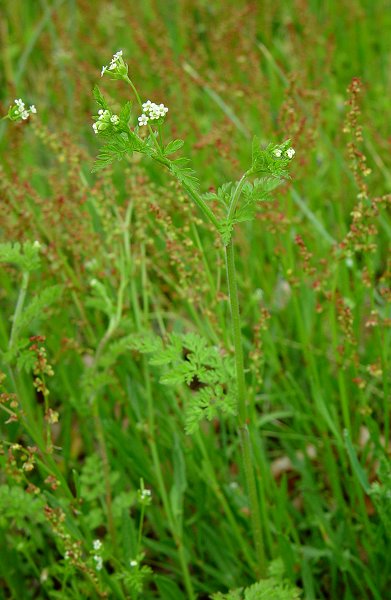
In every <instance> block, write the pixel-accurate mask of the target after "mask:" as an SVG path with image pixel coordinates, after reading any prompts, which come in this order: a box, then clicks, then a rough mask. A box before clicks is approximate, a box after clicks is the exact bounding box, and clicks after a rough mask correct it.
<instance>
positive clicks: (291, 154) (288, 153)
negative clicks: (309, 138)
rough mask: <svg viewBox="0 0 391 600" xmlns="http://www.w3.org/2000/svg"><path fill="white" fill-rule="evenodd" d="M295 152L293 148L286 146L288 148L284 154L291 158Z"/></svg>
mask: <svg viewBox="0 0 391 600" xmlns="http://www.w3.org/2000/svg"><path fill="white" fill-rule="evenodd" d="M295 154H296V152H295V151H294V149H293V148H288V150H287V151H286V155H287V157H288V158H293V157H294V155H295Z"/></svg>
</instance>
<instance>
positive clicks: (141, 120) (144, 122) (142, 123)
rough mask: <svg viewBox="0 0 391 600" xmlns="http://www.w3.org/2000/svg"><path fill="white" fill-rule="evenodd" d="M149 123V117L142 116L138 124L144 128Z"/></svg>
mask: <svg viewBox="0 0 391 600" xmlns="http://www.w3.org/2000/svg"><path fill="white" fill-rule="evenodd" d="M148 121H149V118H148V117H147V115H141V117H139V118H138V124H139V125H140V127H142V126H143V125H146V124H147V123H148Z"/></svg>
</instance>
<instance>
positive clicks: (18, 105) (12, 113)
mask: <svg viewBox="0 0 391 600" xmlns="http://www.w3.org/2000/svg"><path fill="white" fill-rule="evenodd" d="M36 113H37V109H36V108H35V106H34V104H32V105H31V106H30V107H29V108H26V105H25V103H24V102H23V100H22V98H16V99H15V103H14V105H13V106H11V107H10V108H9V110H8V115H7V116H8V118H9V119H10V120H11V121H19V120H20V119H22V120H23V121H25V120H26V119H28V118H29V116H30V115H32V114H34V115H35V114H36Z"/></svg>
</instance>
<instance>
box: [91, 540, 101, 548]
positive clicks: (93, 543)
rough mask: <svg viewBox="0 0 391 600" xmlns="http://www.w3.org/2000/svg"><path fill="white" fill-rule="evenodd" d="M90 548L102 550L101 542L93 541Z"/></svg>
mask: <svg viewBox="0 0 391 600" xmlns="http://www.w3.org/2000/svg"><path fill="white" fill-rule="evenodd" d="M92 546H93V548H94V550H99V549H100V548H102V542H101V541H100V540H94V541H93V542H92Z"/></svg>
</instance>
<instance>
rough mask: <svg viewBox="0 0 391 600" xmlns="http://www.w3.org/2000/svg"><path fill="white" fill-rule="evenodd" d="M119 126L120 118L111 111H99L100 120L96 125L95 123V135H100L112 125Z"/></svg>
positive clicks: (93, 127)
mask: <svg viewBox="0 0 391 600" xmlns="http://www.w3.org/2000/svg"><path fill="white" fill-rule="evenodd" d="M118 124H119V116H118V115H113V114H111V112H110V111H109V110H107V109H106V110H103V108H101V109H99V110H98V120H97V121H96V123H93V125H92V129H93V130H94V132H95V133H99V132H101V131H104V130H105V129H107V128H108V127H110V125H113V126H115V125H118Z"/></svg>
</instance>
